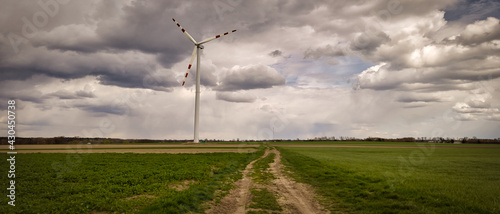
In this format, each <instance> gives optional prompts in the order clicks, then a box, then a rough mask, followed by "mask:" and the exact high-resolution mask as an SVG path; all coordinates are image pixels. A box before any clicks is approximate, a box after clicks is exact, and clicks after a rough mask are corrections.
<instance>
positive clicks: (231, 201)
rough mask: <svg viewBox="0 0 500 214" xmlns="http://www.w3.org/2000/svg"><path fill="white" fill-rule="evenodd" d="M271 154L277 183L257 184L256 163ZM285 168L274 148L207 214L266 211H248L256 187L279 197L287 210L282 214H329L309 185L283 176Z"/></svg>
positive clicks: (271, 166) (267, 151)
mask: <svg viewBox="0 0 500 214" xmlns="http://www.w3.org/2000/svg"><path fill="white" fill-rule="evenodd" d="M270 153H275V154H276V156H275V158H274V162H273V163H271V164H269V171H270V172H271V173H272V174H273V175H274V177H275V178H276V179H274V180H273V181H272V184H271V185H262V184H256V183H254V182H253V181H252V178H251V177H250V174H251V173H252V172H253V165H254V163H255V162H256V161H258V160H260V159H262V158H264V157H266V156H267V155H269V154H270ZM283 167H284V166H283V165H282V164H281V156H280V153H279V151H278V150H276V149H274V148H273V149H267V150H266V152H265V154H264V155H263V156H262V157H260V158H258V159H256V160H254V161H252V162H251V163H250V164H248V165H247V167H246V168H245V170H244V171H243V178H242V179H241V180H239V181H237V182H236V183H235V187H236V188H234V189H232V190H231V191H230V193H229V194H228V195H227V196H226V197H224V198H223V199H222V200H221V202H220V203H219V204H218V205H216V206H215V207H212V208H211V209H209V210H207V211H206V213H209V214H212V213H213V214H215V213H235V214H245V213H246V212H248V211H262V210H256V209H250V208H248V207H249V205H250V203H251V200H252V195H251V193H250V191H249V190H250V188H252V187H256V186H258V187H259V188H266V189H268V190H269V191H271V192H273V193H275V195H277V196H278V197H277V201H278V203H279V204H280V206H281V207H282V209H283V211H280V213H294V214H295V213H307V214H309V213H320V214H321V213H329V212H327V211H325V210H324V209H323V207H321V205H320V204H319V203H318V202H317V201H316V200H315V199H314V193H313V191H312V188H310V187H309V186H307V185H305V184H302V183H297V182H295V181H293V180H292V179H290V178H289V177H288V176H286V175H285V174H283V172H282V170H283Z"/></svg>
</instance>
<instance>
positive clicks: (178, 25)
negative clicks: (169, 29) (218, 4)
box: [172, 19, 196, 45]
mask: <svg viewBox="0 0 500 214" xmlns="http://www.w3.org/2000/svg"><path fill="white" fill-rule="evenodd" d="M172 20H173V21H174V22H175V24H177V27H179V28H180V29H181V31H182V32H183V33H184V35H186V37H187V38H188V39H189V40H191V42H193V43H194V44H195V45H196V40H194V39H193V37H192V36H191V35H189V33H188V32H187V31H186V29H184V28H183V27H182V26H181V24H179V22H177V21H175V19H172Z"/></svg>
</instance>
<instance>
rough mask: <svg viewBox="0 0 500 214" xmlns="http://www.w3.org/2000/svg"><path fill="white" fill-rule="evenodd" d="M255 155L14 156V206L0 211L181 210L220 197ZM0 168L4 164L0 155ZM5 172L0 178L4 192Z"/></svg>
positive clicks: (198, 208) (193, 208)
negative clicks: (222, 191)
mask: <svg viewBox="0 0 500 214" xmlns="http://www.w3.org/2000/svg"><path fill="white" fill-rule="evenodd" d="M260 155H262V151H261V152H257V153H210V154H131V153H127V154H111V153H103V154H17V155H16V165H15V166H16V173H15V175H16V178H15V182H16V202H15V204H16V206H15V207H12V206H9V205H7V201H8V200H9V199H8V198H7V197H5V196H3V197H1V199H0V203H1V204H2V205H1V206H0V213H92V212H97V213H112V212H117V213H132V212H140V213H186V212H201V211H203V209H204V208H206V207H203V204H204V203H205V202H208V201H210V200H213V199H214V198H217V197H220V193H221V191H220V190H228V189H229V188H231V184H232V182H233V181H235V180H237V179H238V178H239V177H241V174H238V173H237V171H238V170H242V169H244V167H245V166H246V165H247V164H248V163H249V162H250V161H251V160H253V159H255V158H257V157H258V156H260ZM0 158H1V159H2V160H4V161H1V162H0V168H1V169H2V171H4V169H5V171H7V170H8V168H9V163H8V161H5V160H6V159H7V158H8V157H7V155H6V154H5V153H4V154H0ZM8 182H9V179H8V178H7V173H5V174H4V175H2V176H1V177H0V183H1V188H2V189H3V195H7V190H6V188H8Z"/></svg>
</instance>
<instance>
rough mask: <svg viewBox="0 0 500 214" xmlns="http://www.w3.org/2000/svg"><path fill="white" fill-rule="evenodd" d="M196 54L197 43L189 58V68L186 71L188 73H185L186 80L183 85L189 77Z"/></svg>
mask: <svg viewBox="0 0 500 214" xmlns="http://www.w3.org/2000/svg"><path fill="white" fill-rule="evenodd" d="M195 55H196V45H195V46H194V49H193V54H191V59H190V60H189V65H188V69H187V71H186V75H184V81H182V86H184V84H186V79H187V77H188V74H189V70H190V69H191V66H192V65H193V61H194V56H195Z"/></svg>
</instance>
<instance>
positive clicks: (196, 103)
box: [172, 19, 236, 143]
mask: <svg viewBox="0 0 500 214" xmlns="http://www.w3.org/2000/svg"><path fill="white" fill-rule="evenodd" d="M172 20H173V21H174V22H175V24H177V27H179V28H180V29H181V31H182V33H184V35H186V37H187V38H188V39H189V40H191V42H193V44H194V49H193V53H192V54H191V59H190V60H189V65H188V68H187V71H186V75H185V76H184V81H182V86H184V84H185V83H186V79H187V77H188V74H189V70H190V69H191V65H192V64H193V61H194V56H195V54H196V95H195V99H194V143H199V142H200V138H199V123H200V51H201V49H203V48H204V47H203V44H205V43H207V42H210V41H212V40H214V39H217V38H219V37H221V36H225V35H227V34H230V33H233V32H236V30H232V31H230V32H225V33H223V34H219V35H216V36H214V37H211V38H208V39H205V40H203V41H201V42H196V40H194V39H193V37H192V36H191V35H189V33H188V32H187V31H186V29H184V28H183V27H182V26H181V25H180V24H179V22H177V21H175V19H172Z"/></svg>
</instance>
